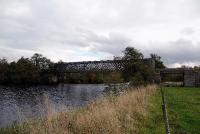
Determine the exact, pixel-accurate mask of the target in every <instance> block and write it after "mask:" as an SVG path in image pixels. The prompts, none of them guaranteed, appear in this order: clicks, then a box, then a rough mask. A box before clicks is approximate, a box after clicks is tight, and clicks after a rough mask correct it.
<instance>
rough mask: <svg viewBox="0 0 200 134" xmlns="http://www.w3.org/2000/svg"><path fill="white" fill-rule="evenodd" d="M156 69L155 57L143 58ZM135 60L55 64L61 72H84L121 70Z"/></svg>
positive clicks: (132, 63) (144, 61)
mask: <svg viewBox="0 0 200 134" xmlns="http://www.w3.org/2000/svg"><path fill="white" fill-rule="evenodd" d="M141 61H142V62H143V63H144V64H147V65H149V66H151V67H153V68H154V69H155V61H154V59H151V58H149V59H143V60H141ZM136 63H137V62H136V61H134V60H101V61H82V62H63V63H58V64H56V65H55V68H56V71H57V72H59V73H82V72H112V71H118V72H121V71H123V70H124V67H125V66H126V65H134V64H136Z"/></svg>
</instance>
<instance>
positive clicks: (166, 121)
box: [161, 87, 170, 134]
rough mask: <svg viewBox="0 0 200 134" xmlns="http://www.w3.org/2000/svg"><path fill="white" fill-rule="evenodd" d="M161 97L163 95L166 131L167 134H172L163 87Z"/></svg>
mask: <svg viewBox="0 0 200 134" xmlns="http://www.w3.org/2000/svg"><path fill="white" fill-rule="evenodd" d="M161 95H162V111H163V119H164V124H165V130H166V134H170V127H169V120H168V116H167V109H166V98H165V94H164V91H163V90H162V87H161Z"/></svg>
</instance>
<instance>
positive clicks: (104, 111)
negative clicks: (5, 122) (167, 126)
mask: <svg viewBox="0 0 200 134" xmlns="http://www.w3.org/2000/svg"><path fill="white" fill-rule="evenodd" d="M156 88H157V87H156V86H147V87H141V88H139V89H130V91H127V92H126V93H124V94H123V95H120V96H117V97H116V96H109V97H105V98H102V99H101V100H98V101H96V102H92V103H91V104H89V105H88V106H86V107H84V108H81V109H77V110H74V111H71V112H67V113H59V114H58V115H55V114H54V115H51V114H49V115H48V116H47V118H45V119H42V120H37V121H32V122H28V123H25V124H22V125H20V126H15V127H12V128H8V129H1V130H0V132H1V133H25V134H26V133H32V134H46V133H48V134H63V133H65V134H128V133H130V134H133V133H148V132H150V133H151V132H162V130H163V129H161V130H160V129H158V130H157V129H156V130H152V129H155V123H158V124H159V126H160V127H162V123H161V121H162V119H161V118H162V115H160V114H161V113H160V111H156V109H157V108H158V107H159V106H157V105H153V104H151V103H152V102H156V100H157V99H158V98H159V97H158V90H156ZM156 94H157V95H156ZM156 96H157V97H156ZM158 100H160V99H158ZM156 104H157V103H156ZM158 109H159V108H158ZM149 110H150V111H151V112H149ZM154 112H156V115H155V114H153V115H155V116H152V118H157V116H159V120H160V119H161V120H160V121H159V122H156V120H157V119H155V120H154V121H155V122H152V120H151V119H150V118H149V117H150V115H149V113H151V114H152V113H154ZM160 116H161V117H160ZM149 123H152V126H148V125H147V124H149ZM160 123H161V124H160ZM153 126H154V127H153Z"/></svg>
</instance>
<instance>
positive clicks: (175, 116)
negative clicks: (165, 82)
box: [164, 87, 200, 134]
mask: <svg viewBox="0 0 200 134" xmlns="http://www.w3.org/2000/svg"><path fill="white" fill-rule="evenodd" d="M164 91H165V94H166V100H167V106H168V116H169V123H170V127H171V130H172V133H174V134H200V88H189V87H165V88H164Z"/></svg>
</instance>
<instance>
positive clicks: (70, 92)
mask: <svg viewBox="0 0 200 134" xmlns="http://www.w3.org/2000/svg"><path fill="white" fill-rule="evenodd" d="M104 89H105V86H104V85H103V84H59V85H56V86H31V87H20V86H17V87H16V86H10V87H8V86H0V127H6V126H9V125H11V124H15V123H19V122H23V121H26V120H28V119H31V118H37V117H42V116H44V115H46V114H47V113H49V112H61V111H67V110H69V109H71V108H74V107H79V106H83V105H85V104H87V103H88V102H90V101H92V100H94V99H96V98H98V97H100V96H102V95H103V90H104Z"/></svg>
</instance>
